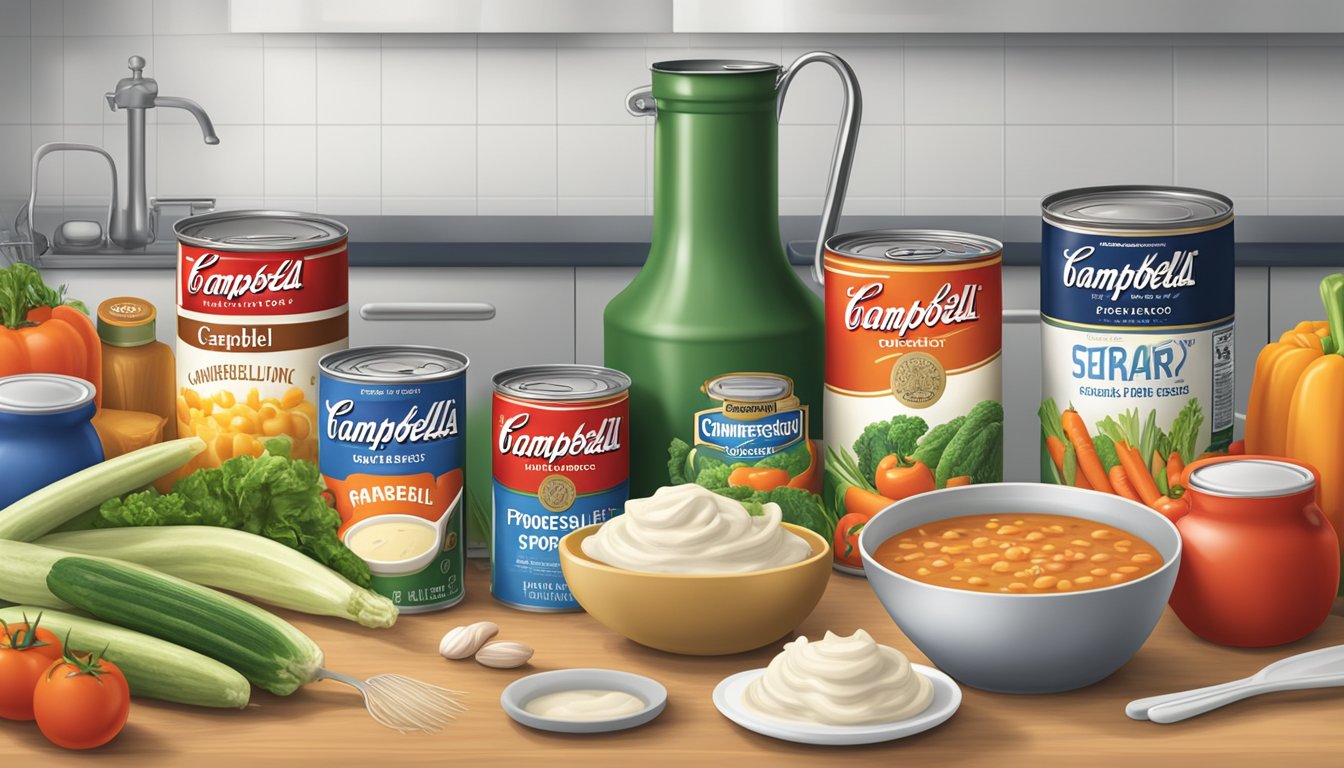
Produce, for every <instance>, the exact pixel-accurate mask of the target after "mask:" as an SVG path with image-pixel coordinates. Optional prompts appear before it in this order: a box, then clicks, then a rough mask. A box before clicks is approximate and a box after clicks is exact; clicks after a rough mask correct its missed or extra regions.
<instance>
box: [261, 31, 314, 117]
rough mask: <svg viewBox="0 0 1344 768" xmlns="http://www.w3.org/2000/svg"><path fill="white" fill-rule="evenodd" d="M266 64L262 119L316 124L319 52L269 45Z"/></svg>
mask: <svg viewBox="0 0 1344 768" xmlns="http://www.w3.org/2000/svg"><path fill="white" fill-rule="evenodd" d="M262 62H263V64H262V91H263V94H262V116H263V118H264V120H265V123H266V124H267V125H294V124H308V125H313V124H315V123H316V122H317V50H316V49H315V48H311V47H289V46H285V47H271V46H266V47H264V48H263V53H262Z"/></svg>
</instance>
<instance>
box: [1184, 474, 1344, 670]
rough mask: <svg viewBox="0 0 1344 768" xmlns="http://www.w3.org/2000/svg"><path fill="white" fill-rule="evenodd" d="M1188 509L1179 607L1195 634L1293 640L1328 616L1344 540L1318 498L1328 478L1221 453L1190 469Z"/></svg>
mask: <svg viewBox="0 0 1344 768" xmlns="http://www.w3.org/2000/svg"><path fill="white" fill-rule="evenodd" d="M1182 481H1183V484H1184V485H1185V487H1186V488H1187V491H1186V493H1185V498H1186V499H1187V500H1188V501H1189V504H1190V512H1189V514H1187V515H1185V516H1184V517H1182V518H1180V519H1179V520H1177V521H1176V528H1177V529H1178V530H1180V532H1181V537H1182V540H1183V544H1184V548H1183V551H1182V554H1181V569H1180V573H1179V575H1178V576H1177V577H1176V587H1175V588H1174V589H1173V590H1172V593H1171V607H1172V610H1174V611H1175V612H1176V616H1177V617H1178V618H1180V620H1181V623H1183V624H1185V626H1186V627H1188V628H1189V629H1190V631H1192V632H1194V633H1195V634H1197V635H1199V636H1200V637H1202V638H1204V639H1205V640H1210V641H1212V642H1215V643H1219V644H1222V645H1233V646H1240V647H1247V648H1255V647H1264V646H1270V645H1280V644H1282V643H1291V642H1293V641H1294V640H1298V639H1300V638H1302V637H1305V636H1306V635H1308V634H1310V633H1311V632H1312V631H1313V630H1315V629H1316V628H1317V627H1319V626H1320V625H1321V623H1322V622H1323V621H1325V618H1326V616H1327V615H1328V614H1329V613H1330V608H1331V606H1332V605H1333V604H1334V601H1335V592H1336V588H1337V587H1338V585H1339V541H1338V539H1336V537H1335V532H1334V528H1333V527H1331V525H1330V521H1329V520H1327V519H1326V517H1325V515H1324V514H1322V513H1321V509H1320V507H1319V506H1317V504H1316V491H1317V487H1318V486H1319V484H1320V476H1319V475H1318V474H1317V472H1316V470H1314V469H1313V468H1311V467H1310V466H1308V465H1306V464H1302V463H1300V462H1295V461H1290V460H1287V459H1280V458H1276V457H1272V456H1220V457H1217V458H1212V459H1205V460H1203V461H1197V462H1194V463H1193V464H1191V465H1190V466H1189V467H1187V468H1186V470H1185V473H1184V475H1183V476H1182Z"/></svg>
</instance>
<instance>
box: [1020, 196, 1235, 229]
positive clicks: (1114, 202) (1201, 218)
mask: <svg viewBox="0 0 1344 768" xmlns="http://www.w3.org/2000/svg"><path fill="white" fill-rule="evenodd" d="M1041 210H1042V212H1043V215H1044V216H1045V218H1046V220H1047V221H1051V222H1055V223H1059V224H1072V225H1076V226H1086V227H1100V228H1104V229H1108V230H1119V231H1130V230H1132V231H1143V230H1151V229H1154V228H1162V229H1195V228H1198V227H1203V226H1208V225H1212V224H1218V223H1219V222H1222V221H1226V220H1227V219H1229V218H1231V217H1232V200H1231V199H1229V198H1227V197H1225V196H1223V195H1220V194H1218V193H1216V192H1206V191H1205V190H1202V189H1191V188H1188V187H1147V186H1114V187H1086V188H1083V189H1069V190H1065V191H1063V192H1056V193H1055V194H1053V195H1050V196H1049V197H1047V198H1045V199H1044V200H1042V201H1041Z"/></svg>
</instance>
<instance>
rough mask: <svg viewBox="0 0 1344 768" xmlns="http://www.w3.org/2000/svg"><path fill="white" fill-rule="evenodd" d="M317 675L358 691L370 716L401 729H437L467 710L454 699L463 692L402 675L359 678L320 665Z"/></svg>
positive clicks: (320, 678)
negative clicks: (320, 668) (321, 667)
mask: <svg viewBox="0 0 1344 768" xmlns="http://www.w3.org/2000/svg"><path fill="white" fill-rule="evenodd" d="M317 679H319V680H335V681H336V682H338V683H345V684H346V685H348V686H350V687H351V688H354V689H355V690H357V691H359V692H360V694H361V695H363V696H364V707H365V709H367V710H368V711H369V714H370V715H372V716H373V719H374V720H377V721H378V722H379V723H381V724H383V725H385V726H387V727H388V728H393V729H396V730H398V731H400V732H402V733H410V732H413V731H428V732H430V733H433V732H436V731H439V730H441V729H442V728H443V726H445V725H447V724H448V723H449V722H450V721H451V720H453V719H455V718H456V717H457V714H458V713H459V712H465V711H467V708H466V707H465V706H464V705H463V704H462V703H461V702H459V701H458V700H457V699H458V697H459V696H465V695H466V694H464V693H463V692H461V691H451V690H449V689H447V688H440V687H439V686H437V685H430V684H429V683H422V682H420V681H419V680H416V679H414V678H410V677H406V676H404V675H374V676H373V677H370V678H369V679H368V680H360V679H358V678H354V677H351V676H350V675H343V674H341V673H340V672H332V671H331V670H329V669H322V670H319V671H318V673H317Z"/></svg>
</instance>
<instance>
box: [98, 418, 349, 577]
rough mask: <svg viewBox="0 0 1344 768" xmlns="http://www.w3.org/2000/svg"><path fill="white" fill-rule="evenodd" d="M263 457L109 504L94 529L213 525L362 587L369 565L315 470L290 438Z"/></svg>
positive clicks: (275, 442) (270, 444) (241, 459)
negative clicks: (267, 542)
mask: <svg viewBox="0 0 1344 768" xmlns="http://www.w3.org/2000/svg"><path fill="white" fill-rule="evenodd" d="M265 447H266V450H265V451H264V452H263V453H262V454H261V455H260V456H257V457H252V456H236V457H234V458H232V459H229V460H227V461H225V462H224V463H223V465H222V466H220V467H218V468H206V469H200V470H197V471H195V472H193V473H191V474H190V475H187V476H186V477H183V478H182V479H180V480H178V481H177V483H176V484H175V485H174V486H173V492H172V493H169V494H160V493H159V492H158V491H155V490H154V489H152V488H151V489H150V490H147V491H141V492H139V493H133V494H131V495H129V496H127V497H125V498H121V499H111V500H109V501H107V502H104V503H103V505H102V506H101V507H99V509H98V515H97V517H96V518H94V521H93V527H94V528H126V527H133V526H149V525H209V526H214V527H216V528H234V529H236V530H240V531H247V532H248V533H254V534H256V535H258V536H265V537H266V538H268V539H272V540H274V541H278V542H280V543H281V544H284V545H285V546H287V547H289V548H291V549H295V550H298V551H299V552H302V553H303V554H305V555H307V556H309V557H311V558H313V559H314V560H316V561H318V562H319V563H322V564H323V565H325V566H327V567H328V568H331V569H332V570H334V571H336V572H337V573H339V574H341V575H342V576H344V577H345V578H347V579H349V580H350V581H353V582H354V583H356V584H358V585H359V586H361V587H367V586H369V567H368V565H366V564H365V563H364V561H363V560H362V559H360V558H359V556H358V555H356V554H355V553H353V552H351V551H350V550H349V549H348V548H347V547H346V546H345V544H344V543H343V542H341V540H340V538H339V537H337V535H336V529H337V528H339V527H340V525H341V518H340V515H339V514H337V512H336V510H334V509H332V507H331V505H330V504H329V503H328V500H327V498H328V497H327V487H326V484H325V483H323V482H322V475H321V474H320V473H319V472H318V469H317V467H316V466H315V465H313V464H312V463H310V462H307V461H301V460H294V459H290V457H289V449H290V443H289V441H288V440H285V439H282V438H276V439H271V440H267V441H266V444H265Z"/></svg>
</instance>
